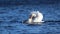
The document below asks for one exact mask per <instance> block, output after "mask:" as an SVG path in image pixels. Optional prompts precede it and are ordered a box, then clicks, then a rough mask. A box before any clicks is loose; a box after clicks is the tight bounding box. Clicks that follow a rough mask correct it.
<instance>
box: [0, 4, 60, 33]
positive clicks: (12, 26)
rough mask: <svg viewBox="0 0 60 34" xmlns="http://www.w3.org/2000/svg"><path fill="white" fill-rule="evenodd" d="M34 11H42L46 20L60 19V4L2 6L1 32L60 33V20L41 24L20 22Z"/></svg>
mask: <svg viewBox="0 0 60 34" xmlns="http://www.w3.org/2000/svg"><path fill="white" fill-rule="evenodd" d="M32 11H40V12H41V13H42V14H43V15H44V19H43V20H44V21H47V20H60V5H59V4H49V5H44V4H41V5H18V6H6V7H0V34H60V23H59V22H47V23H43V24H41V25H29V24H23V23H20V21H22V20H26V19H28V17H29V13H30V12H32Z"/></svg>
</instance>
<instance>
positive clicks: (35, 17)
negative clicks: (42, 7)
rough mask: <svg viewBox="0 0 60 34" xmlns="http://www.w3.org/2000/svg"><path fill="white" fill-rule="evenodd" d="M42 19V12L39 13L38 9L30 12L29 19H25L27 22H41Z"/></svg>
mask: <svg viewBox="0 0 60 34" xmlns="http://www.w3.org/2000/svg"><path fill="white" fill-rule="evenodd" d="M42 20H43V14H42V13H40V12H39V11H33V12H31V15H30V17H29V19H28V20H27V23H29V24H41V23H42V22H44V21H42Z"/></svg>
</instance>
